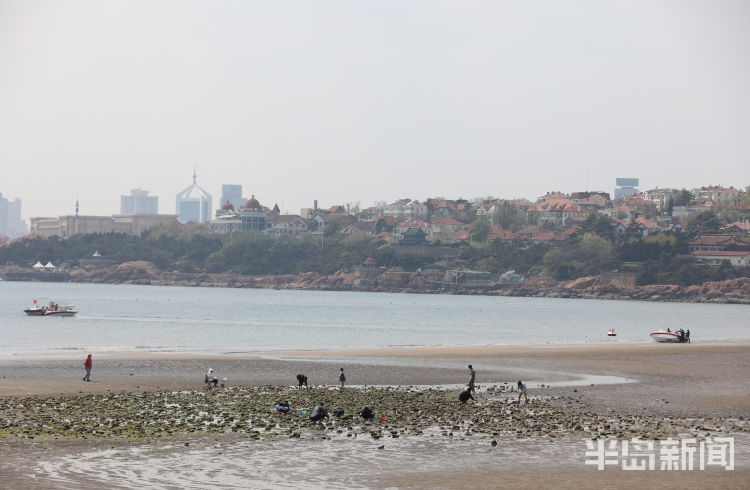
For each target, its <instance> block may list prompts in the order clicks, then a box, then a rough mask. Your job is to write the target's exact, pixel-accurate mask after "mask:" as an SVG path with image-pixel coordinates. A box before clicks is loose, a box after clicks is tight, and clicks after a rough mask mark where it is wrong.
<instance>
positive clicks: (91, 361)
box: [83, 354, 94, 381]
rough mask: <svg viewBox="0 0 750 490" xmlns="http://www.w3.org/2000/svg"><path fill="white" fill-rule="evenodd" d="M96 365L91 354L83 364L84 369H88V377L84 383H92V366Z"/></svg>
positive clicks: (84, 378)
mask: <svg viewBox="0 0 750 490" xmlns="http://www.w3.org/2000/svg"><path fill="white" fill-rule="evenodd" d="M93 365H94V361H93V360H92V359H91V354H89V356H88V357H87V358H86V360H85V361H84V362H83V367H85V368H86V376H84V377H83V380H84V381H91V366H93Z"/></svg>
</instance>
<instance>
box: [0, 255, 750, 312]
mask: <svg viewBox="0 0 750 490" xmlns="http://www.w3.org/2000/svg"><path fill="white" fill-rule="evenodd" d="M0 274H2V277H4V278H5V279H6V280H20V281H56V282H60V281H65V282H80V283H104V284H143V285H152V286H183V287H223V288H264V289H297V290H318V291H370V292H391V293H417V294H464V295H484V296H519V297H545V298H578V299H615V300H638V301H670V302H692V303H724V304H750V278H746V277H744V278H737V279H730V280H727V281H721V282H708V283H704V284H701V285H697V286H680V285H676V284H651V285H646V286H636V285H634V284H632V281H630V283H625V284H623V283H618V282H615V281H606V280H603V279H602V277H601V276H589V277H582V278H578V279H575V280H572V281H555V280H554V279H552V278H550V277H531V278H527V279H525V280H524V281H522V282H520V283H519V282H508V283H496V284H487V285H474V286H462V285H458V286H456V285H451V284H446V283H445V282H444V281H440V280H435V275H434V273H433V274H430V272H421V271H418V272H401V271H388V270H381V269H378V270H363V269H358V270H355V271H353V272H348V271H343V270H341V271H337V272H335V273H333V274H322V273H318V272H304V273H300V274H283V275H262V276H247V275H240V274H232V273H223V274H209V273H182V272H162V271H160V270H158V269H157V268H156V266H154V265H153V264H152V263H150V262H145V261H133V262H125V263H123V264H119V265H116V266H112V267H104V268H102V267H85V268H78V269H74V270H71V271H70V272H65V273H61V274H64V276H63V275H60V274H54V273H47V272H28V271H23V270H18V269H14V268H5V271H4V272H0Z"/></svg>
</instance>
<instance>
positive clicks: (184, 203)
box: [176, 171, 211, 223]
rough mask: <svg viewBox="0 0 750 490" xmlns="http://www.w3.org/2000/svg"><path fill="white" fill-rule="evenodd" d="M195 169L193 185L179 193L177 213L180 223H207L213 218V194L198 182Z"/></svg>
mask: <svg viewBox="0 0 750 490" xmlns="http://www.w3.org/2000/svg"><path fill="white" fill-rule="evenodd" d="M196 180H197V177H196V175H195V171H193V185H191V186H190V187H188V188H187V189H185V190H184V191H182V192H180V193H179V194H177V207H176V214H177V216H178V218H177V220H178V221H179V222H180V223H189V222H191V221H194V222H196V223H205V222H207V221H209V220H210V219H211V194H209V193H208V192H206V191H205V190H204V189H203V188H202V187H201V186H199V185H198V184H197V183H196Z"/></svg>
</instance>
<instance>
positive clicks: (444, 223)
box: [430, 218, 470, 240]
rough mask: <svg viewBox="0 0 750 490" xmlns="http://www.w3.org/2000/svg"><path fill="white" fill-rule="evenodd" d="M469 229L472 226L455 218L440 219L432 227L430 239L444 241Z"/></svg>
mask: <svg viewBox="0 0 750 490" xmlns="http://www.w3.org/2000/svg"><path fill="white" fill-rule="evenodd" d="M469 227H470V225H467V224H466V223H461V222H460V221H458V220H456V219H453V218H440V219H439V220H437V221H435V222H434V223H432V224H431V225H430V237H431V238H432V239H433V240H443V239H445V237H447V236H448V235H452V234H453V233H460V232H465V231H468V230H469Z"/></svg>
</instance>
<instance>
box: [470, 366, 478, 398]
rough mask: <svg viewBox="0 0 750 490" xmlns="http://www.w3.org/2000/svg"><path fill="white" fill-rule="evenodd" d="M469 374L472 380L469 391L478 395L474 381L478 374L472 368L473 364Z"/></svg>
mask: <svg viewBox="0 0 750 490" xmlns="http://www.w3.org/2000/svg"><path fill="white" fill-rule="evenodd" d="M469 372H470V373H471V378H469V391H471V392H472V393H476V390H475V389H474V380H475V379H476V377H477V372H476V371H474V368H473V367H471V364H469Z"/></svg>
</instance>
